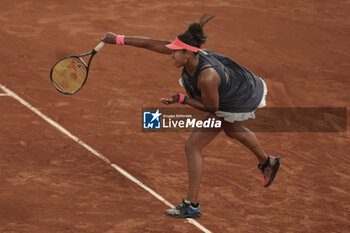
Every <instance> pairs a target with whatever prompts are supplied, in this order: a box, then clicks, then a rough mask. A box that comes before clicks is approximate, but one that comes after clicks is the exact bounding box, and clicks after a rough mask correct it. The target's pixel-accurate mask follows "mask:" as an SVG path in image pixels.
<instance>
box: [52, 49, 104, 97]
mask: <svg viewBox="0 0 350 233" xmlns="http://www.w3.org/2000/svg"><path fill="white" fill-rule="evenodd" d="M104 44H105V43H104V42H100V43H99V44H98V45H97V46H96V47H95V48H94V49H93V50H92V51H90V52H88V53H84V54H81V55H73V56H68V57H64V58H62V59H60V60H59V61H58V62H57V63H56V64H55V65H54V66H53V67H52V69H51V73H50V79H51V82H52V84H53V86H54V87H55V88H56V89H57V90H58V91H59V92H61V93H63V94H68V95H71V94H74V93H76V92H77V91H79V90H80V89H81V88H82V87H83V85H84V84H85V82H86V79H87V76H88V73H89V67H90V63H91V60H92V58H93V57H94V55H95V54H96V53H97V52H98V51H100V50H101V49H102V47H103V46H104ZM90 54H91V56H90V59H89V61H88V63H87V64H86V62H85V61H84V60H83V59H82V57H85V56H89V55H90Z"/></svg>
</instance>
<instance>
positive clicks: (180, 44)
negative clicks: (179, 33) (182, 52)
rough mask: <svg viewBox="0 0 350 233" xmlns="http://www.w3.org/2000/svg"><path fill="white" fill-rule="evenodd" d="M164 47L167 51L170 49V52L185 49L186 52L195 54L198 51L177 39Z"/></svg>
mask: <svg viewBox="0 0 350 233" xmlns="http://www.w3.org/2000/svg"><path fill="white" fill-rule="evenodd" d="M165 46H166V47H167V48H169V49H172V50H178V49H187V50H189V51H192V52H195V53H196V52H198V50H199V48H197V47H193V46H191V45H188V44H186V43H184V42H182V41H181V40H179V38H177V37H176V38H175V40H173V42H171V44H168V45H165Z"/></svg>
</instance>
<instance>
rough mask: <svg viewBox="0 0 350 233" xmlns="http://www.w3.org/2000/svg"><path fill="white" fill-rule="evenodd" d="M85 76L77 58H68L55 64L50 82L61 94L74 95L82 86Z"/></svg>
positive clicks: (83, 67)
mask: <svg viewBox="0 0 350 233" xmlns="http://www.w3.org/2000/svg"><path fill="white" fill-rule="evenodd" d="M86 75H87V70H86V67H85V65H84V64H83V63H82V62H81V61H80V60H79V58H77V57H69V58H66V59H63V60H61V61H60V62H58V63H57V64H56V66H55V67H54V69H53V72H52V80H53V81H54V84H55V85H56V86H57V87H58V88H59V89H60V90H61V91H62V92H63V93H74V92H75V91H77V90H79V89H80V87H81V86H82V85H83V84H84V82H85V79H86Z"/></svg>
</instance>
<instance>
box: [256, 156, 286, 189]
mask: <svg viewBox="0 0 350 233" xmlns="http://www.w3.org/2000/svg"><path fill="white" fill-rule="evenodd" d="M280 160H281V157H280V156H277V157H273V156H268V157H267V160H266V162H265V163H264V164H259V165H258V168H259V169H260V170H261V172H262V173H263V175H264V182H263V186H264V187H269V186H270V185H271V183H272V181H273V179H274V178H275V176H276V173H277V171H278V168H279V167H280Z"/></svg>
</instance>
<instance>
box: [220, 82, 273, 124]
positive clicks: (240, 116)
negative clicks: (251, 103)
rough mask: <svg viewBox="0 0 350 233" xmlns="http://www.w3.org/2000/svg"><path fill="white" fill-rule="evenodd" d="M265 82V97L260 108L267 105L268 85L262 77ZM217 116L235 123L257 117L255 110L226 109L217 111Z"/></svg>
mask: <svg viewBox="0 0 350 233" xmlns="http://www.w3.org/2000/svg"><path fill="white" fill-rule="evenodd" d="M260 79H261V81H262V82H263V84H264V95H263V98H262V100H261V102H260V104H259V105H258V108H263V107H265V106H266V95H267V86H266V83H265V82H264V80H263V79H262V78H260ZM215 114H216V116H217V117H223V118H224V120H225V121H228V122H230V123H233V122H235V121H245V120H248V119H255V110H254V111H252V112H224V111H216V112H215Z"/></svg>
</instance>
